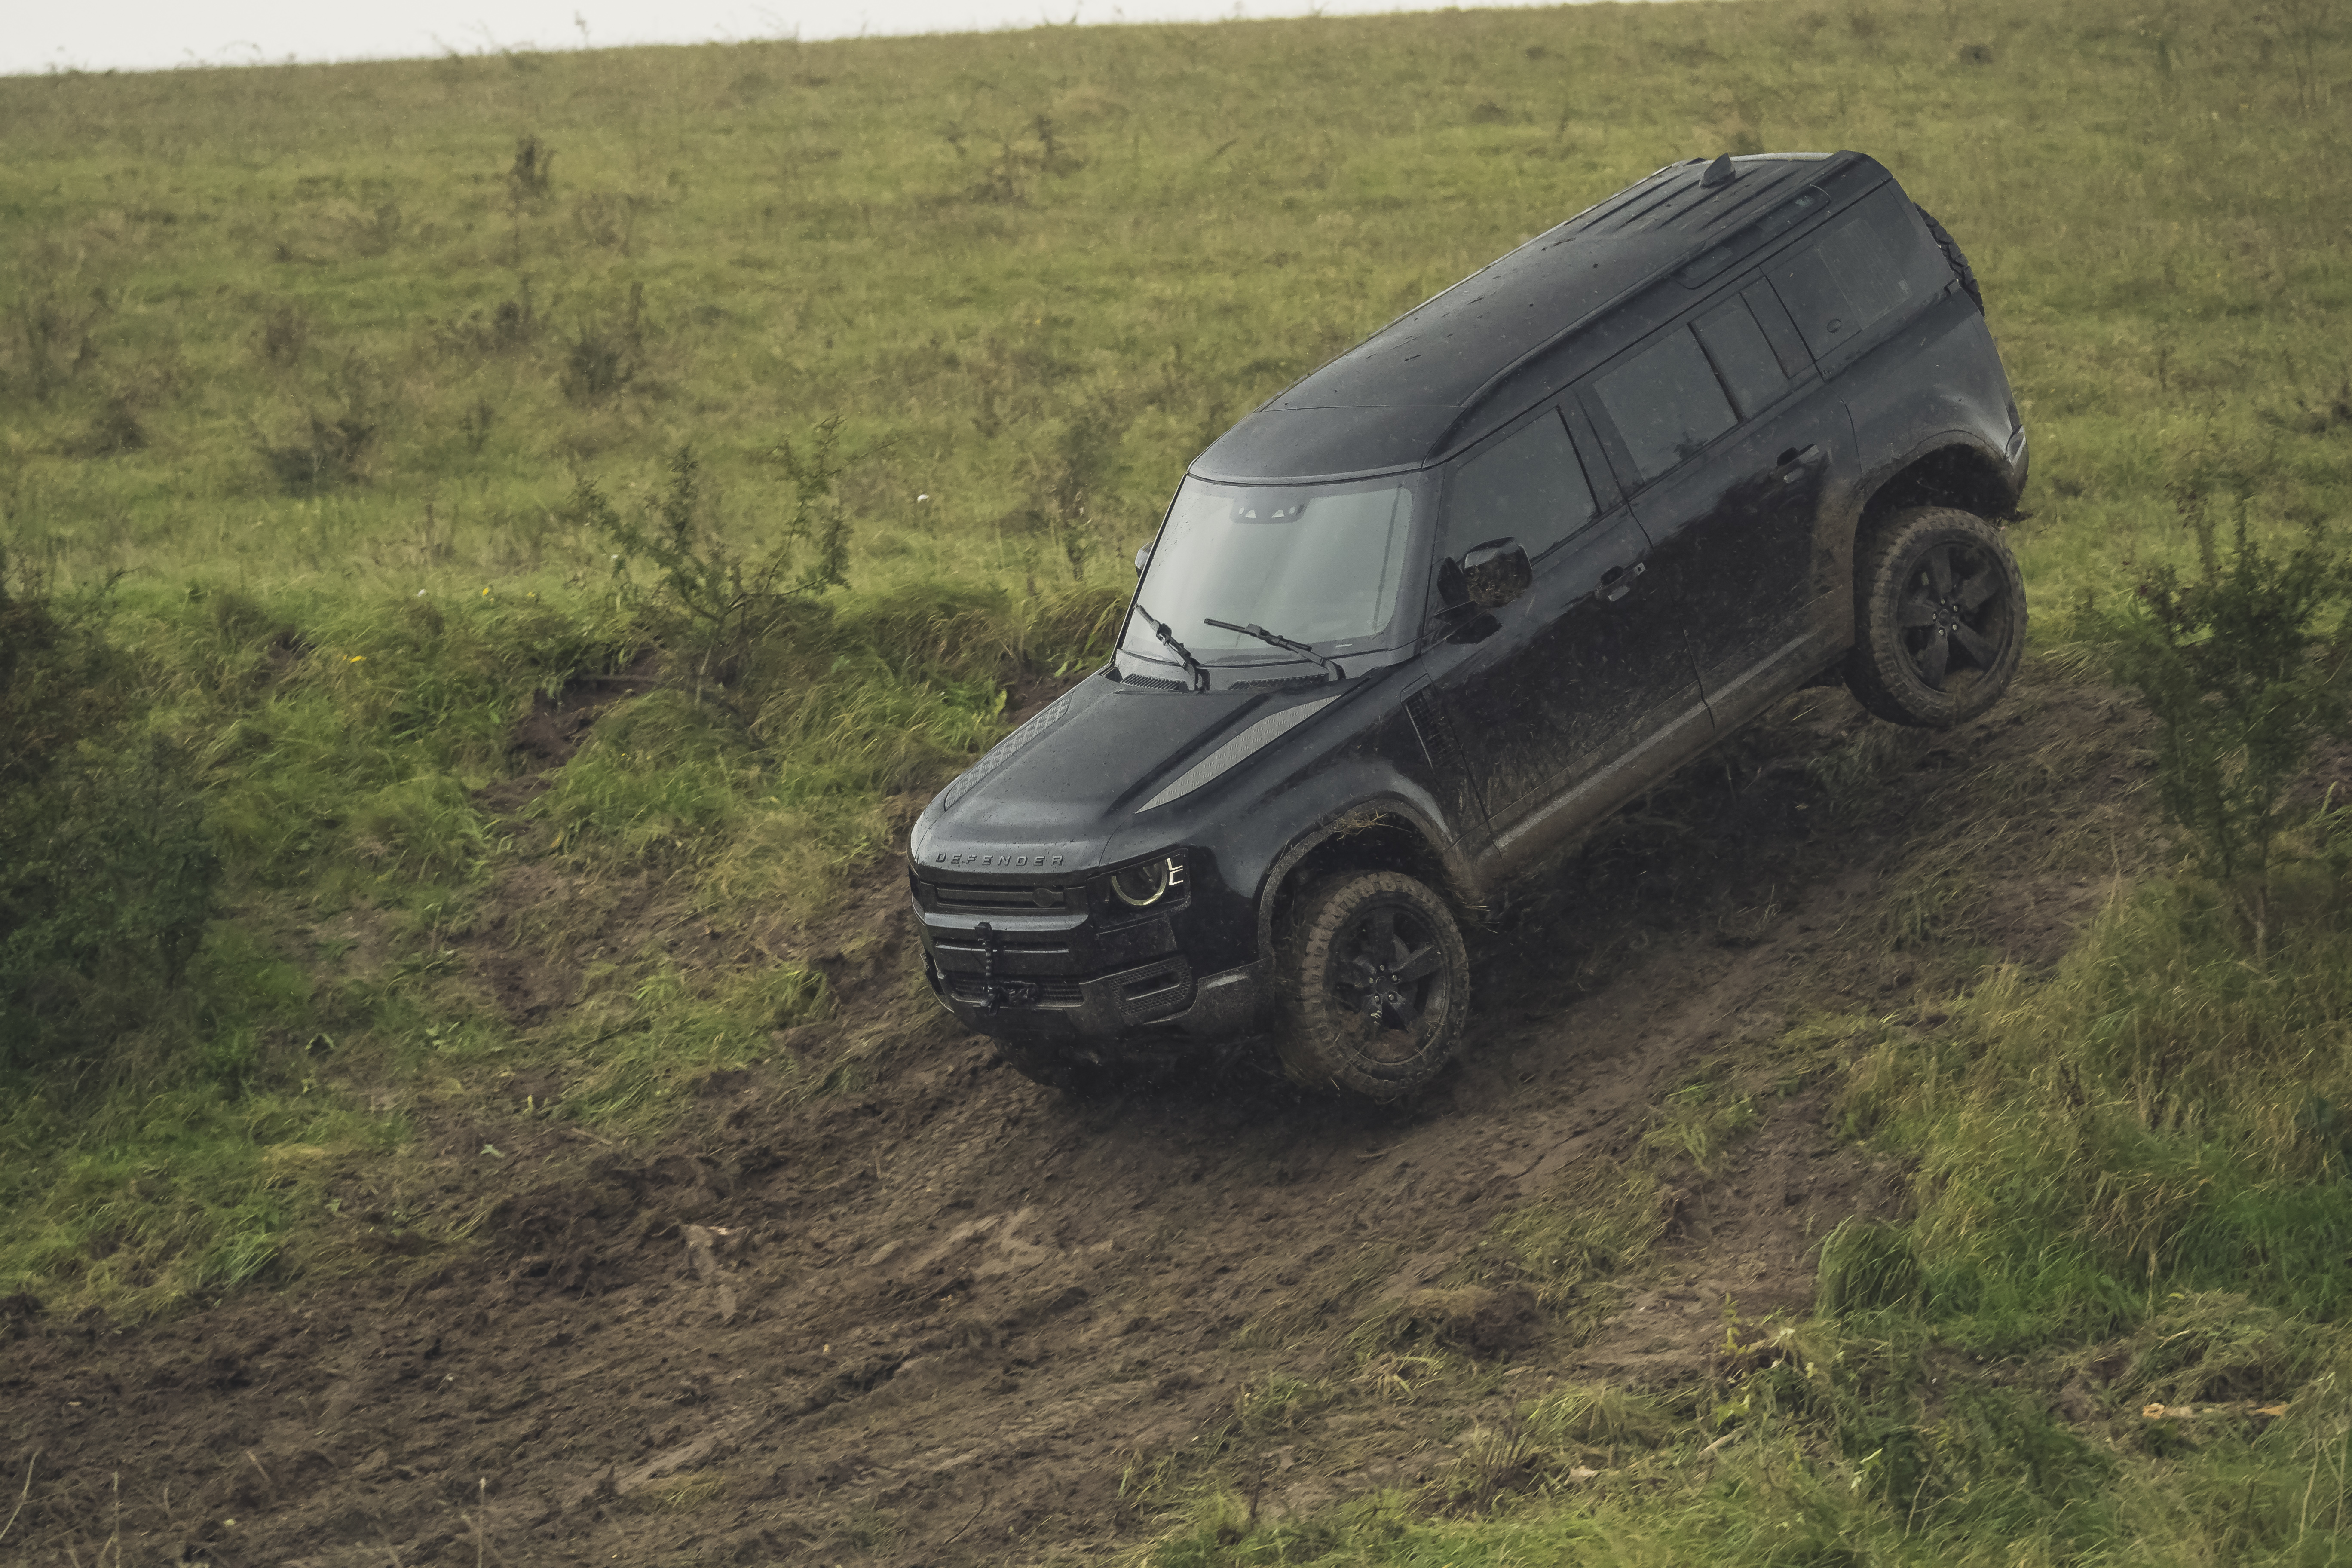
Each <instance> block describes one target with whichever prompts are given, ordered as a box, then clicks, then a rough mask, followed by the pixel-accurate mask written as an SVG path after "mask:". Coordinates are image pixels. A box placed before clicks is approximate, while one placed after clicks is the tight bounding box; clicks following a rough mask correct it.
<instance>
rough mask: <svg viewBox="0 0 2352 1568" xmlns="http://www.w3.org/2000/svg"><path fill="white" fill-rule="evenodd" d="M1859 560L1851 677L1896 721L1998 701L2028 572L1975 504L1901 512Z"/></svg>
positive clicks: (1870, 703)
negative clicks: (1968, 509) (1972, 507)
mask: <svg viewBox="0 0 2352 1568" xmlns="http://www.w3.org/2000/svg"><path fill="white" fill-rule="evenodd" d="M1859 553H1860V558H1859V559H1858V560H1857V561H1856V562H1855V563H1854V628H1853V652H1851V653H1849V654H1847V655H1846V663H1845V677H1846V685H1847V686H1848V688H1850V689H1852V690H1853V694H1854V696H1855V697H1856V698H1857V699H1858V700H1860V701H1861V703H1862V705H1863V706H1864V708H1867V709H1869V710H1871V711H1872V712H1873V713H1875V714H1877V715H1878V716H1879V717H1880V718H1882V719H1891V720H1893V721H1895V723H1897V724H1914V725H1918V726H1920V727H1922V728H1926V729H1931V730H1942V729H1948V728H1950V727H1951V726H1952V725H1954V724H1964V723H1966V722H1968V721H1969V720H1971V719H1974V718H1976V717H1977V716H1979V714H1981V713H1983V712H1984V711H1985V710H1987V709H1989V708H1990V707H1991V706H1992V705H1993V704H1994V703H1995V702H1998V701H1999V700H2000V696H2001V693H2002V692H2004V691H2006V690H2008V689H2009V682H2010V679H2011V677H2012V676H2014V675H2015V674H2016V673H2017V664H2018V660H2019V659H2020V658H2022V657H2024V653H2025V579H2024V577H2023V576H2022V575H2021V574H2020V573H2019V572H2018V570H2017V559H2016V557H2014V556H2012V555H2011V554H2010V552H2009V542H2008V541H2007V540H2005V539H2003V538H2002V537H2001V532H2000V530H1999V529H1997V528H1995V527H1994V526H1993V525H1992V524H1991V523H1989V522H1987V521H1985V520H1984V519H1982V518H1980V517H1978V516H1976V515H1974V514H1973V513H1970V512H1965V511H1956V510H1952V509H1950V508H1948V507H1919V508H1916V509H1914V510H1910V511H1903V512H1897V513H1896V514H1895V516H1893V517H1892V518H1889V519H1888V520H1887V521H1886V522H1885V525H1884V526H1883V527H1881V528H1880V529H1879V530H1878V531H1877V532H1876V533H1875V534H1874V535H1872V536H1871V538H1870V539H1869V540H1868V541H1867V542H1865V543H1864V546H1863V549H1862V550H1861V552H1859Z"/></svg>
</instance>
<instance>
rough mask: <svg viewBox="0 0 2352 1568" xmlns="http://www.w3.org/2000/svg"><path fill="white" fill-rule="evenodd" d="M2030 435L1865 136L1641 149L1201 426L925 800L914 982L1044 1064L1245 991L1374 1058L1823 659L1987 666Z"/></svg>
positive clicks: (1974, 698)
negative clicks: (1813, 146)
mask: <svg viewBox="0 0 2352 1568" xmlns="http://www.w3.org/2000/svg"><path fill="white" fill-rule="evenodd" d="M2026 466H2027V450H2026V436H2025V430H2024V427H2023V425H2022V423H2021V420H2020V418H2019V416H2018V410H2017V405H2016V402H2015V400H2014V399H2013V398H2012V397H2011V393H2010V387H2009V381H2008V377H2007V375H2006V374H2004V372H2003V371H2002V368H2001V364H2000V357H1999V355H1998V353H1996V352H1995V349H1994V346H1993V341H1992V337H1991V334H1990V331H1988V330H1987V327H1986V323H1985V317H1984V310H1983V302H1982V299H1981V296H1980V294H1979V291H1978V286H1977V282H1976V279H1975V277H1974V275H1973V274H1972V272H1971V271H1970V269H1969V265H1968V263H1967V261H1966V259H1965V258H1963V257H1962V255H1961V253H1960V251H1959V249H1958V246H1957V245H1955V244H1954V243H1953V241H1952V238H1951V237H1950V236H1949V235H1948V234H1947V233H1946V232H1945V231H1944V230H1943V229H1942V228H1941V226H1938V225H1937V223H1936V222H1935V221H1934V220H1933V219H1932V218H1930V217H1928V216H1927V215H1926V214H1925V213H1924V212H1922V211H1921V210H1920V209H1919V208H1918V207H1917V206H1916V205H1915V204H1914V203H1913V202H1912V201H1911V200H1910V199H1909V198H1908V197H1906V195H1905V194H1904V193H1903V191H1902V190H1901V188H1900V187H1899V186H1898V185H1897V184H1896V183H1895V180H1894V178H1893V176H1892V175H1890V174H1888V173H1887V171H1886V170H1885V168H1883V167H1882V166H1880V165H1879V164H1878V163H1876V162H1874V160H1872V159H1870V158H1868V157H1866V156H1864V155H1863V154H1861V153H1852V152H1844V153H1768V154H1762V155H1758V156H1752V157H1737V158H1718V159H1716V160H1714V161H1712V162H1709V161H1706V160H1703V159H1694V160H1692V161H1690V162H1688V163H1677V164H1674V165H1672V166H1670V167H1667V168H1664V169H1661V170H1659V171H1658V172H1657V173H1656V174H1653V175H1651V176H1650V177H1649V178H1647V179H1645V180H1643V181H1641V182H1639V183H1638V184H1633V185H1632V186H1630V187H1628V188H1627V189H1625V190H1623V191H1621V192H1620V193H1618V194H1617V195H1613V196H1612V197H1610V198H1609V199H1608V200H1606V201H1603V202H1601V203H1600V204H1599V205H1595V206H1592V207H1591V208H1588V209H1587V210H1586V211H1584V212H1582V213H1580V214H1578V215H1577V216H1575V217H1572V218H1570V219H1569V220H1568V221H1567V222H1565V223H1562V224H1560V225H1559V226H1557V227H1555V228H1553V229H1551V230H1549V232H1547V233H1545V234H1543V235H1540V236H1538V237H1536V238H1535V239H1532V240H1530V241H1528V243H1527V244H1525V245H1522V246H1520V247H1518V248H1517V249H1516V250H1513V251H1512V252H1510V253H1509V254H1508V255H1507V256H1505V257H1503V258H1500V259H1499V260H1496V261H1495V262H1494V263H1492V264H1491V265H1489V266H1487V267H1486V268H1483V269H1481V270H1480V271H1478V272H1477V273H1475V274H1474V275H1473V276H1471V277H1469V278H1466V279H1463V280H1462V281H1461V282H1459V283H1457V284H1455V285H1454V286H1453V287H1452V288H1450V289H1446V290H1445V291H1444V293H1441V294H1439V295H1437V296H1435V297H1434V298H1433V299H1431V300H1428V301H1427V302H1426V303H1424V304H1423V305H1421V306H1420V307H1419V308H1417V309H1415V310H1412V311H1410V312H1409V313H1407V314H1406V315H1404V316H1402V317H1400V318H1399V319H1398V320H1397V321H1393V322H1391V323H1390V324H1389V325H1388V326H1387V327H1384V328H1383V329H1381V331H1378V332H1376V333H1374V334H1373V335H1372V336H1371V337H1370V338H1369V339H1367V340H1366V341H1365V342H1362V343H1360V344H1359V345H1358V346H1356V347H1355V348H1353V349H1351V350H1349V352H1348V353H1343V354H1341V355H1340V356H1339V358H1337V359H1335V360H1333V361H1331V362H1330V363H1328V364H1326V365H1324V366H1323V367H1322V368H1321V369H1319V370H1318V371H1316V372H1314V373H1313V374H1310V375H1308V376H1307V378H1306V379H1304V380H1303V381H1300V382H1299V383H1298V384H1296V385H1294V386H1292V387H1291V388H1290V389H1289V390H1287V391H1286V392H1284V393H1282V394H1281V395H1278V396H1276V397H1275V398H1273V399H1272V400H1270V401H1269V402H1267V403H1266V404H1265V405H1263V406H1261V407H1259V408H1258V409H1257V410H1255V412H1254V413H1252V414H1250V415H1249V416H1247V417H1246V418H1244V419H1243V420H1242V421H1241V422H1240V423H1239V424H1237V425H1235V426H1234V427H1233V428H1232V429H1230V430H1228V431H1227V432H1225V434H1224V435H1223V436H1222V437H1219V438H1218V439H1217V441H1216V442H1215V443H1214V444H1213V445H1212V446H1211V447H1209V448H1208V450H1207V451H1205V452H1203V453H1202V454H1201V456H1200V457H1199V458H1197V459H1195V460H1194V462H1193V463H1192V467H1191V468H1190V469H1189V471H1188V472H1187V474H1186V476H1185V478H1184V479H1183V481H1182V483H1181V485H1180V486H1179V487H1178V489H1177V490H1176V494H1175V496H1174V498H1173V499H1172V500H1171V502H1170V504H1169V508H1168V510H1167V513H1166V516H1165V519H1164V521H1162V523H1161V525H1160V530H1159V532H1158V535H1157V537H1156V538H1155V539H1154V540H1153V542H1151V544H1150V545H1149V546H1147V547H1146V548H1145V549H1144V550H1143V551H1142V552H1139V554H1138V556H1137V567H1138V571H1139V577H1138V581H1137V585H1136V593H1135V596H1134V599H1133V601H1132V604H1131V605H1130V606H1129V612H1128V616H1127V618H1126V621H1125V623H1124V626H1123V628H1122V630H1121V632H1120V634H1119V636H1118V642H1117V645H1116V649H1115V652H1114V653H1113V655H1112V657H1111V658H1110V660H1109V662H1108V664H1107V665H1105V666H1104V667H1103V668H1101V669H1100V670H1098V671H1096V672H1095V673H1093V674H1091V675H1089V676H1088V677H1087V679H1083V680H1081V681H1080V682H1079V683H1078V684H1077V685H1076V687H1074V688H1073V689H1070V690H1069V691H1068V692H1067V693H1066V694H1065V695H1064V696H1062V697H1061V698H1060V699H1059V700H1056V701H1055V702H1054V703H1053V704H1052V705H1051V706H1050V707H1048V708H1047V709H1046V710H1045V711H1043V712H1041V713H1039V714H1038V715H1037V716H1036V717H1035V718H1034V719H1032V720H1030V721H1029V722H1027V723H1026V724H1024V725H1023V726H1022V727H1021V728H1020V729H1018V730H1016V731H1014V732H1013V734H1011V735H1009V736H1007V737H1006V738H1005V739H1004V740H1003V742H1000V743H999V744H998V745H997V746H996V747H995V749H994V750H992V751H991V752H989V753H988V754H987V755H986V756H985V757H983V758H982V760H981V761H980V762H979V763H976V764H975V765H974V766H972V767H971V769H970V770H968V771H967V772H966V773H963V774H962V775H961V777H960V778H958V779H956V780H955V781H954V782H953V783H951V784H949V785H948V787H947V788H946V789H944V790H943V791H941V792H940V795H939V796H938V798H937V799H935V800H934V801H932V802H931V804H930V805H929V808H928V809H927V810H925V812H924V813H923V815H922V817H921V820H920V821H919V822H918V823H917V824H916V826H915V829H914V832H913V835H912V837H911V840H910V845H909V852H908V873H909V879H910V882H911V886H912V890H913V896H914V901H915V905H916V910H917V913H918V918H919V923H920V928H921V933H922V947H923V956H924V963H925V967H926V969H927V971H928V973H929V979H930V984H931V986H932V988H933V990H934V991H935V992H936V993H937V994H938V996H939V998H940V1001H941V1002H942V1003H943V1004H944V1005H946V1006H947V1007H948V1008H949V1009H950V1010H951V1011H952V1012H953V1013H954V1014H955V1016H956V1017H957V1018H958V1019H960V1020H961V1022H962V1023H963V1024H964V1025H965V1026H968V1027H970V1028H971V1029H973V1030H976V1031H978V1032H980V1033H982V1034H986V1035H990V1036H992V1037H994V1038H995V1039H996V1040H997V1041H998V1042H999V1044H1000V1046H1001V1047H1002V1049H1003V1052H1004V1054H1005V1055H1006V1056H1007V1057H1008V1058H1010V1059H1011V1060H1012V1061H1013V1064H1014V1065H1015V1066H1017V1067H1018V1068H1021V1069H1022V1070H1023V1071H1024V1072H1026V1073H1028V1074H1029V1075H1030V1076H1032V1077H1033V1078H1035V1079H1039V1080H1040V1081H1043V1082H1047V1083H1057V1084H1068V1083H1070V1082H1071V1081H1073V1079H1074V1078H1075V1077H1076V1076H1077V1075H1079V1074H1082V1073H1090V1072H1099V1071H1101V1070H1103V1069H1104V1068H1106V1067H1108V1068H1113V1069H1114V1070H1115V1068H1116V1065H1117V1064H1118V1061H1119V1060H1120V1059H1121V1057H1122V1053H1128V1052H1133V1051H1136V1050H1139V1049H1147V1050H1151V1051H1156V1052H1161V1053H1164V1052H1166V1051H1168V1050H1170V1049H1181V1048H1186V1047H1187V1043H1188V1042H1200V1041H1207V1040H1213V1039H1216V1038H1220V1037H1232V1036H1234V1035H1238V1034H1244V1033H1250V1032H1256V1031H1266V1032H1269V1033H1271V1035H1272V1037H1273V1038H1274V1040H1275V1042H1276V1047H1277V1048H1278V1049H1279V1051H1280V1053H1281V1055H1282V1058H1283V1060H1284V1062H1285V1064H1286V1067H1287V1068H1288V1070H1289V1071H1290V1072H1291V1073H1292V1074H1293V1075H1294V1076H1295V1077H1297V1078H1298V1079H1302V1080H1304V1081H1307V1082H1310V1083H1318V1084H1328V1085H1336V1086H1338V1087H1339V1088H1342V1089H1348V1090H1350V1091H1353V1092H1356V1093H1359V1094H1365V1095H1370V1096H1375V1097H1381V1098H1390V1097H1394V1096H1397V1095H1401V1094H1404V1093H1406V1092H1409V1091H1410V1090H1412V1089H1413V1088H1414V1087H1415V1086H1417V1085H1419V1084H1421V1083H1423V1082H1424V1081H1426V1080H1427V1079H1429V1078H1430V1077H1431V1076H1432V1075H1433V1074H1434V1073H1435V1072H1436V1071H1437V1070H1438V1069H1439V1068H1442V1067H1443V1066H1444V1063H1445V1062H1446V1060H1447V1059H1448V1058H1450V1056H1451V1055H1452V1054H1453V1052H1454V1048H1455V1047H1456V1045H1457V1043H1458V1042H1459V1040H1460V1039H1461V1037H1462V1033H1463V1028H1464V1022H1465V1017H1466V1016H1467V1014H1468V1012H1469V1009H1470V1006H1471V991H1470V984H1471V978H1470V968H1469V960H1468V956H1467V953H1466V951H1465V947H1464V944H1463V940H1462V935H1461V926H1462V921H1464V919H1465V917H1466V911H1468V910H1471V909H1474V908H1477V907H1480V906H1484V905H1486V904H1487V903H1488V902H1489V901H1490V900H1491V899H1492V897H1493V895H1494V893H1495V892H1496V889H1497V888H1498V885H1499V884H1501V883H1503V882H1504V881H1505V880H1506V879H1508V878H1510V877H1512V876H1513V875H1515V874H1517V873H1520V872H1523V871H1525V870H1527V869H1528V868H1531V867H1535V866H1538V865H1540V864H1543V863H1545V862H1546V861H1547V860H1548V859H1550V858H1556V857H1557V855H1558V854H1559V852H1560V851H1561V850H1562V849H1564V848H1565V847H1570V846H1572V845H1573V844H1574V842H1575V841H1576V840H1577V839H1578V838H1579V837H1580V836H1582V835H1583V834H1585V833H1586V832H1587V831H1588V830H1589V829H1590V828H1591V827H1592V826H1593V825H1594V824H1595V823H1596V822H1598V821H1599V820H1600V819H1601V818H1602V817H1603V816H1606V815H1607V814H1608V813H1610V812H1612V811H1613V810H1614V809H1616V808H1617V807H1618V806H1620V805H1622V804H1623V803H1624V802H1626V801H1627V800H1628V799H1629V798H1630V797H1632V796H1633V795H1636V794H1637V793H1639V792H1640V791H1642V790H1643V789H1645V788H1646V787H1648V786H1649V785H1651V784H1654V783H1655V782H1656V781H1657V780H1659V779H1660V778H1661V777H1663V776H1664V774H1666V773H1669V772H1670V771H1671V770H1673V769H1675V767H1677V766H1679V765H1680V764H1682V763H1685V762H1687V761H1689V760H1690V759H1691V758H1692V757H1693V756H1694V755H1695V754H1696V753H1697V752H1700V751H1702V750H1703V749H1705V748H1706V747H1707V746H1708V745H1709V744H1711V743H1712V742H1715V741H1716V740H1717V739H1719V738H1720V737H1722V736H1723V735H1725V734H1726V733H1727V732H1728V731H1731V730H1733V729H1734V728H1736V727H1737V726H1738V725H1739V724H1741V723H1743V722H1745V721H1748V720H1749V719H1751V718H1753V717H1755V716H1756V715H1757V714H1758V713H1759V712H1760V711H1762V710H1764V709H1765V708H1766V707H1768V706H1769V704H1771V703H1772V702H1774V701H1775V700H1778V699H1779V698H1780V697H1782V696H1783V695H1785V694H1786V693H1788V692H1790V691H1791V690H1793V689H1796V688H1798V687H1800V686H1803V685H1805V684H1807V683H1809V682H1812V681H1815V680H1817V679H1821V678H1822V677H1824V676H1825V675H1827V676H1835V677H1842V678H1843V680H1844V681H1845V682H1846V683H1847V685H1848V686H1850V687H1851V689H1853V693H1854V695H1855V696H1856V697H1857V698H1859V699H1860V700H1861V701H1862V703H1863V704H1864V706H1865V707H1866V708H1868V709H1869V710H1870V711H1871V712H1873V713H1874V714H1877V715H1878V716H1880V717H1882V718H1885V719H1887V720H1891V721H1895V722H1897V723H1905V724H1916V725H1928V726H1948V725H1952V724H1956V723H1959V722H1961V721H1965V720H1968V719H1970V718H1973V717H1975V716H1976V715H1978V714H1979V713H1981V712H1983V711H1984V710H1986V709H1987V708H1988V707H1990V705H1991V704H1992V703H1993V702H1994V701H1995V700H1997V699H1998V698H1999V697H2000V694H2001V692H2002V690H2003V689H2005V688H2006V686H2007V685H2008V683H2009V681H2010V679H2011V674H2012V672H2013V671H2014V670H2015V668H2016V667H2017V662H2018V659H2019V657H2020V654H2021V649H2022V647H2023V642H2024V633H2025V595H2024V585H2023V583H2022V581H2021V578H2020V577H2019V574H2018V569H2017V565H2016V563H2015V562H2014V560H2013V559H2012V558H2011V553H2010V551H2009V548H2008V546H2007V544H2006V543H2005V542H2004V539H2003V535H2002V532H2001V530H2000V526H1999V521H2000V520H2002V519H2004V518H2007V517H2010V516H2011V515H2013V513H2014V511H2015V510H2016V507H2017V504H2018V500H2019V498H2020V496H2021V493H2022V491H2023V489H2024V485H2025V479H2026Z"/></svg>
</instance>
